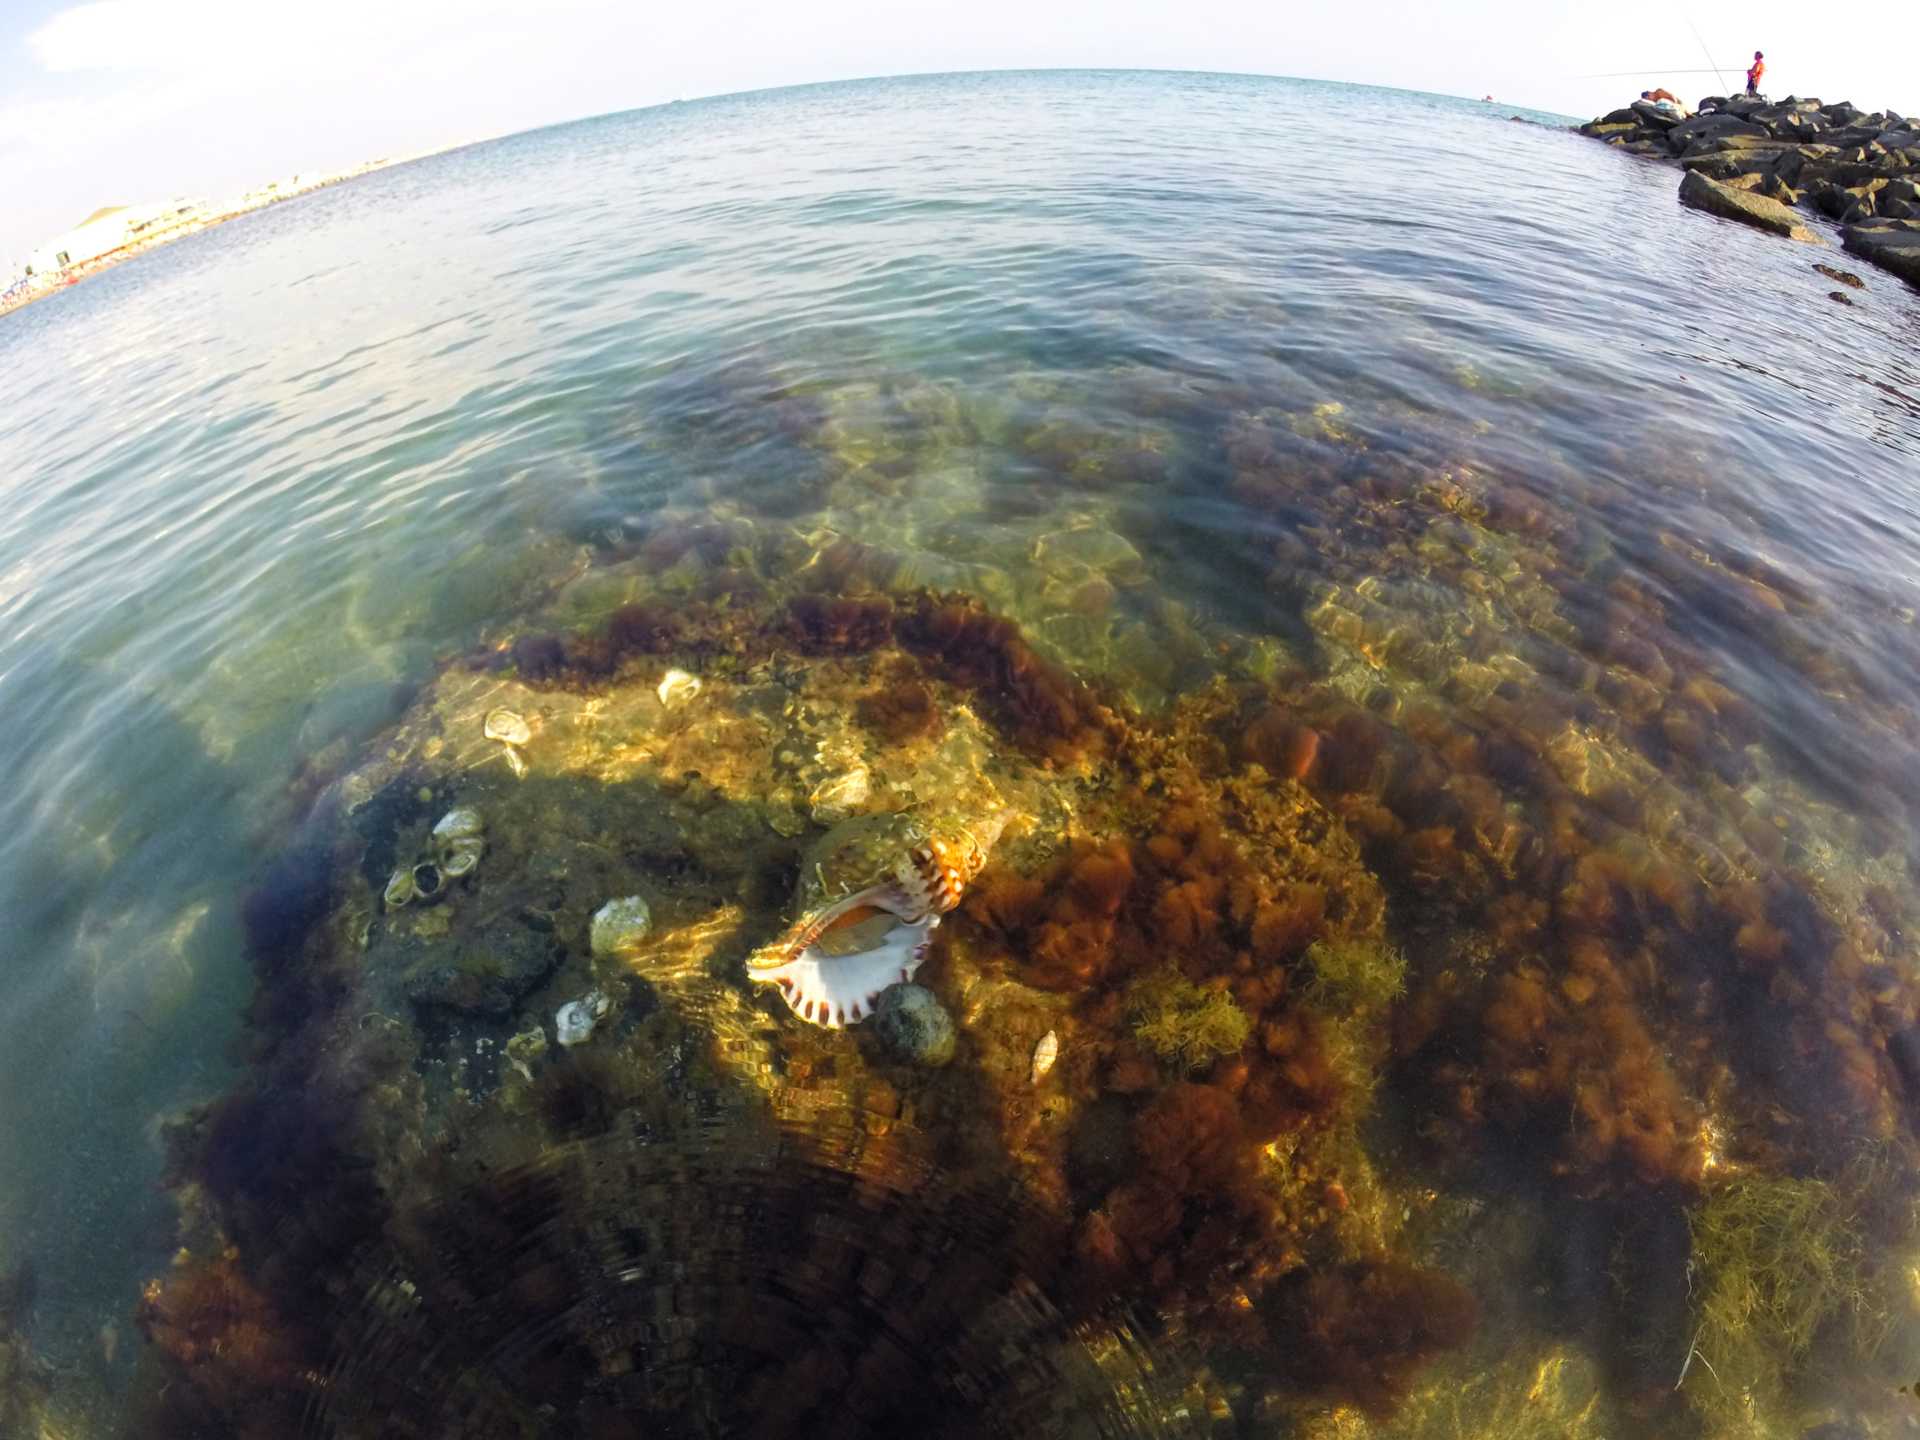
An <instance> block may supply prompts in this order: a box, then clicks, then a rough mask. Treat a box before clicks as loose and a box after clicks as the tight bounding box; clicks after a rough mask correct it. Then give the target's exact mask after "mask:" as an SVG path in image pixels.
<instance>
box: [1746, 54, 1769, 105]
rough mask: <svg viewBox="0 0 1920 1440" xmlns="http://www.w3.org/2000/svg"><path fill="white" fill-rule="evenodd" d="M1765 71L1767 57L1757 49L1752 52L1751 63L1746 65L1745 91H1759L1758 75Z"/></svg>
mask: <svg viewBox="0 0 1920 1440" xmlns="http://www.w3.org/2000/svg"><path fill="white" fill-rule="evenodd" d="M1766 73H1767V57H1766V56H1764V55H1762V54H1761V53H1760V52H1759V51H1758V50H1756V51H1754V52H1753V64H1752V65H1750V66H1748V67H1747V93H1748V94H1749V95H1758V94H1759V93H1760V77H1761V76H1762V75H1764V74H1766Z"/></svg>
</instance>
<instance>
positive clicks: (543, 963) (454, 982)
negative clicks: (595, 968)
mask: <svg viewBox="0 0 1920 1440" xmlns="http://www.w3.org/2000/svg"><path fill="white" fill-rule="evenodd" d="M403 943H404V944H406V945H408V946H409V947H412V948H416V949H417V950H418V951H419V952H420V955H419V960H418V962H417V964H416V965H415V966H414V968H413V970H412V973H411V974H410V975H409V978H408V979H407V982H406V997H407V999H408V1001H409V1002H410V1003H411V1004H412V1005H413V1006H414V1007H415V1008H416V1009H418V1010H442V1011H456V1012H459V1013H461V1014H465V1015H472V1016H476V1017H482V1018H485V1019H489V1020H508V1019H511V1018H512V1017H513V1014H514V1012H515V1011H516V1010H518V1009H519V1008H520V1002H521V1001H522V1000H523V999H525V998H526V996H527V995H529V994H530V993H531V992H532V991H533V990H535V989H536V988H537V987H539V986H540V985H541V984H542V983H543V982H544V981H545V980H546V978H547V977H548V976H549V975H551V974H552V973H553V972H554V969H555V968H556V967H557V966H558V965H559V963H560V949H559V946H558V945H557V944H555V942H554V939H553V936H551V935H549V934H543V933H541V932H540V931H538V930H533V929H530V928H528V927H525V926H522V925H515V924H500V925H495V926H490V927H488V929H487V930H485V931H484V932H482V933H481V934H480V935H478V936H476V937H474V938H473V939H472V940H470V941H465V942H460V943H451V944H433V945H420V944H419V942H417V941H410V942H403Z"/></svg>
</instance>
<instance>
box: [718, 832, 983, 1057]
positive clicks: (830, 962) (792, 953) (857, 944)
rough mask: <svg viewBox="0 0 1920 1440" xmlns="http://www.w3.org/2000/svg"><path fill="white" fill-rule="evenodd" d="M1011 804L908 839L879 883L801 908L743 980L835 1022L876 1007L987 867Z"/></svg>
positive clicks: (907, 974)
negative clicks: (914, 841)
mask: <svg viewBox="0 0 1920 1440" xmlns="http://www.w3.org/2000/svg"><path fill="white" fill-rule="evenodd" d="M1006 823H1007V816H1006V814H1005V812H1002V813H1000V814H998V815H995V816H993V817H992V818H990V819H989V820H987V821H985V822H984V823H982V824H979V825H975V826H972V827H970V828H965V829H955V830H954V831H952V832H949V833H947V834H935V835H932V836H930V837H928V838H927V839H926V840H925V841H923V842H922V843H920V844H918V845H914V846H912V847H911V848H910V849H908V850H907V851H906V852H905V853H904V854H902V855H901V856H900V858H899V859H898V860H897V861H896V862H895V864H894V866H893V869H892V873H890V874H889V875H887V876H886V878H884V879H882V880H880V881H879V882H877V883H875V884H872V885H867V886H864V887H862V888H861V889H858V890H855V891H854V892H853V893H851V894H849V895H843V896H841V897H840V898H839V899H837V900H833V901H831V902H829V903H828V904H825V905H822V906H820V907H819V908H817V909H815V910H813V911H811V912H809V913H808V914H805V915H802V916H801V917H800V918H799V919H798V920H796V921H795V922H794V923H793V925H792V926H791V927H790V928H789V929H788V930H787V932H786V934H784V935H782V936H781V937H780V938H779V939H778V940H776V941H774V942H773V943H772V944H771V945H766V946H762V947H761V948H760V949H758V950H756V951H754V952H753V954H751V955H749V956H748V957H747V978H748V979H749V980H752V981H754V982H756V983H758V984H762V985H778V986H779V987H780V993H781V995H783V996H784V997H785V998H786V1002H787V1005H788V1006H789V1008H791V1009H792V1011H793V1013H794V1014H796V1015H798V1016H799V1017H800V1018H801V1019H802V1020H806V1021H809V1022H810V1023H812V1024H815V1025H824V1026H826V1027H827V1028H828V1029H830V1030H838V1029H840V1028H841V1027H842V1026H844V1025H858V1024H859V1023H860V1022H861V1021H862V1020H864V1019H866V1018H867V1017H868V1016H869V1015H871V1014H872V1013H873V1008H874V1006H875V1005H877V1004H878V1003H879V1000H880V992H881V991H882V990H885V989H886V988H887V987H888V986H889V985H897V984H900V983H902V982H904V981H907V980H911V979H912V978H913V973H914V971H916V970H918V969H919V968H920V962H921V961H922V960H924V959H925V958H926V954H927V946H928V944H929V943H931V940H932V937H933V931H934V928H935V927H936V926H937V925H939V923H940V917H941V916H942V915H944V914H946V913H947V912H948V911H949V910H951V909H953V907H954V906H956V905H958V904H959V903H960V897H961V896H962V895H964V894H965V893H966V888H967V886H968V885H969V884H971V883H972V882H973V879H974V877H975V876H976V875H978V874H979V873H980V872H981V870H982V869H984V868H985V867H986V863H987V854H988V852H989V851H990V850H992V849H993V843H994V841H996V840H997V839H999V838H1000V832H1001V831H1002V830H1003V829H1005V828H1006Z"/></svg>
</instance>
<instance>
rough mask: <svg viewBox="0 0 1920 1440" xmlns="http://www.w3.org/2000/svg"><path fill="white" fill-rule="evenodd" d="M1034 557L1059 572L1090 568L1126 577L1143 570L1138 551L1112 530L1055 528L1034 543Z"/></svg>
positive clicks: (1106, 573)
mask: <svg viewBox="0 0 1920 1440" xmlns="http://www.w3.org/2000/svg"><path fill="white" fill-rule="evenodd" d="M1033 558H1034V559H1035V560H1036V561H1037V562H1039V564H1040V565H1041V566H1042V568H1044V569H1046V570H1048V571H1050V572H1052V573H1054V574H1059V573H1062V572H1064V571H1081V570H1083V569H1084V570H1090V571H1093V572H1095V573H1096V574H1101V575H1108V576H1115V577H1120V578H1125V577H1127V576H1133V575H1138V574H1139V573H1140V572H1141V569H1142V562H1141V559H1140V552H1139V551H1138V550H1136V549H1135V548H1134V546H1133V543H1132V542H1131V541H1129V540H1128V539H1127V538H1126V537H1125V536H1124V535H1119V534H1116V533H1114V532H1113V531H1111V530H1101V529H1096V528H1088V529H1084V530H1056V531H1054V532H1053V533H1052V534H1051V535H1042V536H1041V537H1040V538H1039V539H1038V540H1036V541H1035V542H1034V546H1033Z"/></svg>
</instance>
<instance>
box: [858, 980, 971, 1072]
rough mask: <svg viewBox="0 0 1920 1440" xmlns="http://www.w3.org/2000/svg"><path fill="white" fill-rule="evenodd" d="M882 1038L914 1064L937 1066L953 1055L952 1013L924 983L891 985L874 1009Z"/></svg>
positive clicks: (893, 1050)
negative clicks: (948, 1011) (950, 1013)
mask: <svg viewBox="0 0 1920 1440" xmlns="http://www.w3.org/2000/svg"><path fill="white" fill-rule="evenodd" d="M873 1026H874V1029H875V1030H876V1031H877V1032H878V1033H879V1036H880V1042H881V1043H882V1044H883V1045H885V1046H886V1047H887V1049H888V1050H889V1051H891V1052H892V1053H893V1054H894V1055H895V1056H896V1057H897V1058H899V1059H901V1060H904V1061H906V1062H907V1063H908V1064H911V1065H927V1066H938V1065H944V1064H946V1063H947V1062H948V1061H949V1060H951V1059H953V1052H954V1048H955V1045H956V1043H957V1036H956V1034H955V1031H954V1028H953V1016H951V1015H949V1014H948V1013H947V1007H946V1006H944V1005H942V1004H941V1003H940V1001H939V1000H938V999H936V998H935V996H934V993H933V992H932V991H931V990H929V989H927V988H926V987H925V986H924V985H892V986H889V987H888V988H887V989H886V990H885V991H884V992H882V994H881V996H880V1005H879V1008H877V1009H876V1010H875V1011H874V1013H873Z"/></svg>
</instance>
